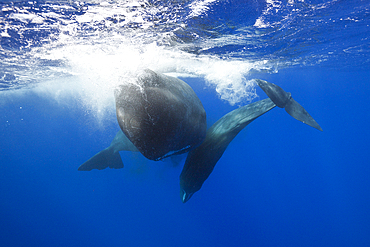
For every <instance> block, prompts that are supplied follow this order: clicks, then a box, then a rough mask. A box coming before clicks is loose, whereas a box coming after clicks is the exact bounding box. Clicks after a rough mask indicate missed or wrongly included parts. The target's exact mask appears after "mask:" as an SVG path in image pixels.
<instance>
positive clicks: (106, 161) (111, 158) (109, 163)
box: [78, 148, 123, 171]
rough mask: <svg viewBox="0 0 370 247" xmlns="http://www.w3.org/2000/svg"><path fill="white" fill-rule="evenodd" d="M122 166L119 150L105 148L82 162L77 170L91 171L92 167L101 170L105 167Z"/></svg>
mask: <svg viewBox="0 0 370 247" xmlns="http://www.w3.org/2000/svg"><path fill="white" fill-rule="evenodd" d="M107 167H109V168H115V169H119V168H123V162H122V159H121V156H120V155H119V152H113V151H112V149H110V148H106V149H104V150H102V151H100V152H99V153H97V154H95V155H94V156H93V157H92V158H90V159H89V160H88V161H86V162H85V163H83V164H82V165H81V166H80V167H79V168H78V170H79V171H91V170H92V169H98V170H103V169H105V168H107Z"/></svg>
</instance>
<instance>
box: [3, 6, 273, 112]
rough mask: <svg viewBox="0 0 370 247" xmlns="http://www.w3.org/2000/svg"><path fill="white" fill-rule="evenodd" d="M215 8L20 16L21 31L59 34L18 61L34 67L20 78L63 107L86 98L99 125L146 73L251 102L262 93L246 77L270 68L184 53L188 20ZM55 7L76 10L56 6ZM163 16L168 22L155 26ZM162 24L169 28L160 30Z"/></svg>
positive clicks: (235, 100) (102, 10) (234, 101)
mask: <svg viewBox="0 0 370 247" xmlns="http://www.w3.org/2000/svg"><path fill="white" fill-rule="evenodd" d="M213 2H215V1H210V0H208V1H195V2H193V3H192V4H191V5H190V6H189V9H190V12H189V15H188V16H186V15H185V16H182V17H172V15H173V11H174V10H176V8H175V9H172V10H168V9H167V8H166V7H165V6H154V5H153V6H149V5H148V3H146V2H145V1H122V2H118V3H114V4H111V3H108V2H100V3H99V4H97V5H94V6H89V8H87V9H86V10H85V11H84V12H83V14H78V15H77V14H76V15H74V16H72V18H69V19H65V18H64V17H63V16H61V15H60V14H59V13H54V12H50V11H49V12H42V13H37V14H35V13H31V12H30V11H29V10H27V9H24V10H22V11H18V12H20V13H12V14H11V15H10V17H11V19H12V20H16V21H19V22H20V23H21V24H19V25H20V26H19V29H22V28H23V29H24V26H23V24H24V23H28V24H29V23H33V24H37V25H38V26H37V28H39V29H41V28H49V29H50V28H51V25H50V24H48V23H47V21H48V20H49V21H50V19H52V20H54V23H53V24H52V28H55V29H57V30H59V31H58V32H57V33H53V34H51V35H50V36H49V37H48V39H49V40H47V42H44V43H43V44H42V45H41V46H35V47H32V41H28V42H29V43H30V46H31V47H32V48H31V49H30V50H29V52H28V53H26V55H27V56H26V57H21V56H20V55H17V54H15V56H16V57H17V58H18V59H19V61H21V60H22V59H23V60H25V61H24V62H25V63H29V62H30V61H32V63H31V64H29V65H28V67H27V70H25V72H24V73H23V74H21V73H20V72H18V76H17V78H21V77H22V80H23V81H27V80H29V81H32V82H36V83H32V84H29V85H28V87H30V88H31V89H32V90H34V91H35V92H37V93H38V94H40V95H44V96H46V97H49V98H53V99H55V100H57V101H58V102H65V101H66V98H68V97H78V99H79V102H80V103H81V104H82V106H83V107H85V108H86V110H87V111H90V112H92V113H93V114H94V115H95V116H96V117H97V118H99V119H102V118H104V117H105V114H106V113H108V112H109V114H110V113H111V112H112V111H113V109H114V98H113V90H114V88H115V87H117V86H118V85H119V84H121V83H124V82H127V81H130V82H133V81H135V79H136V75H137V72H138V71H140V70H142V69H145V68H150V69H152V70H154V71H157V72H161V73H170V74H180V75H182V77H186V76H192V77H199V78H204V79H205V81H206V83H207V85H208V86H210V87H212V88H214V89H215V90H216V92H217V93H218V94H219V96H220V98H221V99H222V100H225V101H227V102H229V103H230V104H231V105H234V104H238V103H240V102H244V101H250V100H252V99H253V98H254V97H255V96H256V93H255V91H254V84H253V82H252V81H250V80H247V79H246V76H248V74H249V72H250V71H251V69H254V70H258V69H267V68H268V61H266V60H264V61H261V62H253V63H252V62H248V61H246V60H244V61H242V60H235V59H228V60H225V59H221V58H219V57H216V56H212V55H196V54H193V53H188V52H185V51H182V50H180V49H179V47H181V43H178V42H176V41H175V39H174V33H173V32H174V30H177V29H179V28H186V25H185V24H183V22H182V20H186V19H187V18H190V17H194V16H198V15H202V14H204V13H205V12H206V11H207V9H208V5H210V4H212V3H213ZM79 4H80V3H77V5H79ZM49 7H50V8H52V9H57V8H59V9H60V8H64V9H69V8H70V7H68V6H63V5H62V6H60V5H58V6H57V5H52V4H51V5H50V6H49ZM79 7H81V8H83V6H79ZM181 11H182V9H181ZM158 14H160V15H162V19H160V20H157V19H155V18H154V19H153V17H152V16H155V15H158ZM170 15H171V16H170ZM55 20H56V21H55ZM158 22H166V25H164V26H160V28H155V27H154V26H155V25H157V23H158ZM171 23H172V24H171ZM174 23H176V24H174ZM171 25H173V26H171ZM127 26H134V27H135V28H127ZM18 31H19V32H20V33H21V32H22V31H21V30H18ZM7 34H8V32H7V29H6V30H4V31H3V32H2V35H3V36H6V35H7ZM19 61H18V63H20V62H19ZM32 64H33V65H32ZM55 64H56V66H55ZM35 75H37V76H35Z"/></svg>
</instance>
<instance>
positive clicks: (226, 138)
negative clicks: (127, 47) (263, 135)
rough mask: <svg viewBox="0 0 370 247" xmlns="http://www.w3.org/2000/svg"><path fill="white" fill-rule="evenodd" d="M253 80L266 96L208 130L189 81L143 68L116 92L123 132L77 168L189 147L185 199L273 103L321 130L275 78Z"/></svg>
mask: <svg viewBox="0 0 370 247" xmlns="http://www.w3.org/2000/svg"><path fill="white" fill-rule="evenodd" d="M256 82H257V84H258V86H259V87H261V88H262V90H263V91H264V92H265V93H266V94H267V96H268V97H269V98H267V99H264V100H260V101H257V102H254V103H252V104H249V105H246V106H243V107H240V108H238V109H236V110H234V111H231V112H229V113H228V114H226V115H224V116H223V117H222V118H220V119H219V120H218V121H217V122H216V123H215V124H213V125H212V126H211V127H210V128H209V129H208V130H207V131H206V114H205V111H204V108H203V106H202V103H201V102H200V100H199V98H198V97H197V96H196V95H195V93H194V91H193V90H192V89H191V88H190V86H188V85H187V84H186V83H185V82H183V81H181V80H179V79H177V78H173V77H169V76H165V75H162V74H159V73H155V72H153V71H151V70H145V71H144V72H143V73H142V74H141V76H139V77H138V81H137V83H136V84H129V83H128V84H124V85H121V86H120V87H119V88H118V89H117V90H116V92H115V98H116V113H117V120H118V123H119V126H120V128H121V130H122V131H121V130H120V131H118V133H117V134H116V136H115V138H114V139H113V141H112V143H111V144H110V146H109V147H108V148H106V149H104V150H103V151H101V152H99V153H97V154H96V155H95V156H93V157H92V158H90V159H89V160H88V161H86V162H85V163H83V164H82V165H81V166H80V167H79V168H78V170H80V171H90V170H92V169H99V170H101V169H105V168H107V167H110V168H116V169H117V168H122V167H123V163H122V159H121V157H120V155H119V151H140V152H141V153H142V154H143V155H144V156H145V157H147V158H148V159H151V160H160V159H163V158H165V157H168V156H171V155H175V154H181V153H184V152H187V151H190V152H189V153H188V156H187V158H186V161H185V165H184V167H183V170H182V172H181V174H180V196H181V200H182V202H183V203H185V202H187V201H188V200H189V199H190V198H191V197H192V195H193V194H194V193H195V192H197V191H198V190H200V188H201V187H202V185H203V183H204V182H205V180H206V179H207V178H208V177H209V175H210V174H211V173H212V171H213V168H214V167H215V165H216V163H217V162H218V160H219V159H220V158H221V156H222V154H223V153H224V152H225V150H226V148H227V146H228V145H229V144H230V142H231V141H232V140H233V139H234V138H235V136H236V135H237V134H238V133H239V132H240V131H241V130H242V129H243V128H244V127H246V126H247V125H248V124H250V123H251V122H252V121H254V120H255V119H257V118H258V117H259V116H261V115H263V114H265V113H266V112H268V111H270V110H271V109H273V108H274V107H275V106H278V107H280V108H285V110H286V111H287V112H288V113H289V114H290V115H291V116H292V117H294V118H295V119H297V120H299V121H301V122H303V123H305V124H307V125H309V126H311V127H314V128H316V129H318V130H320V131H322V129H321V127H320V126H319V124H318V123H317V122H316V121H315V120H314V119H313V118H312V117H311V116H310V115H309V114H308V112H307V111H306V110H305V109H304V108H303V107H302V106H301V105H300V104H299V103H297V102H296V101H295V100H294V99H293V98H292V96H291V94H290V93H287V92H285V91H284V90H283V89H282V88H281V87H279V86H277V85H275V84H273V83H269V82H266V81H263V80H256Z"/></svg>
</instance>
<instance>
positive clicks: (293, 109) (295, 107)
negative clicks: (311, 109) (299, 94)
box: [285, 98, 322, 131]
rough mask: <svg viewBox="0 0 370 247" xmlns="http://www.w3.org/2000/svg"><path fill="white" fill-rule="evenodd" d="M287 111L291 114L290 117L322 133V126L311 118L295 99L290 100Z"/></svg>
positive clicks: (286, 107)
mask: <svg viewBox="0 0 370 247" xmlns="http://www.w3.org/2000/svg"><path fill="white" fill-rule="evenodd" d="M285 111H286V112H287V113H289V115H290V116H292V117H294V118H295V119H297V120H298V121H301V122H302V123H305V124H307V125H309V126H311V127H314V128H315V129H318V130H320V131H322V128H321V127H320V125H319V124H318V123H317V122H316V121H315V119H313V117H311V115H310V114H309V113H308V112H307V111H306V110H305V109H304V108H303V106H301V105H300V104H299V103H298V102H297V101H295V100H294V99H293V98H290V100H289V101H288V103H287V104H286V106H285Z"/></svg>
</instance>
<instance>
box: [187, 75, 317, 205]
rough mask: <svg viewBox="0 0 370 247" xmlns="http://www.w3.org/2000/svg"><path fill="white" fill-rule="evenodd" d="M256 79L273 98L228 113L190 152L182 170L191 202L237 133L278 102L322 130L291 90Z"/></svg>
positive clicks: (296, 116) (291, 113)
mask: <svg viewBox="0 0 370 247" xmlns="http://www.w3.org/2000/svg"><path fill="white" fill-rule="evenodd" d="M256 81H257V84H258V85H259V86H260V87H261V88H262V90H263V91H264V92H265V93H266V94H267V96H269V98H268V99H264V100H260V101H257V102H255V103H252V104H249V105H246V106H243V107H240V108H239V109H236V110H234V111H231V112H229V113H228V114H226V115H224V116H223V117H222V118H220V119H219V120H218V121H217V122H216V123H215V124H213V125H212V126H211V128H209V129H208V130H207V135H206V139H205V140H204V142H203V143H202V144H201V145H200V146H199V147H197V148H195V149H194V150H192V151H190V152H189V154H188V156H187V158H186V161H185V165H184V167H183V170H182V172H181V174H180V196H181V200H182V202H184V203H185V202H187V201H188V200H189V199H190V198H191V197H192V195H193V194H194V193H195V192H197V191H198V190H200V188H201V187H202V185H203V183H204V182H205V181H206V179H207V178H208V177H209V175H210V174H211V173H212V171H213V168H214V167H215V165H216V163H217V162H218V160H219V159H220V158H221V156H222V154H223V153H224V152H225V150H226V148H227V146H228V145H229V144H230V142H231V141H232V140H233V139H234V138H235V136H236V135H237V134H238V133H239V132H240V131H241V130H242V129H244V128H245V127H246V126H247V125H248V124H250V123H251V122H252V121H253V120H255V119H257V118H258V117H260V116H262V115H263V114H265V113H266V112H268V111H270V110H271V109H273V108H274V107H275V106H278V107H281V108H285V110H286V111H287V112H288V113H289V114H290V115H291V116H293V117H294V118H295V119H297V120H299V121H301V122H303V123H306V124H308V125H310V126H311V127H314V128H316V129H318V130H320V131H322V128H321V127H320V126H319V124H318V123H317V122H316V121H315V120H314V119H313V118H312V117H311V115H309V114H308V112H307V111H306V110H305V109H304V108H303V107H302V106H301V105H300V104H299V103H298V102H296V101H295V100H294V99H293V98H292V97H291V94H290V93H287V92H285V91H284V90H283V89H282V88H281V87H279V86H277V85H275V84H273V83H269V82H267V81H263V80H256Z"/></svg>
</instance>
